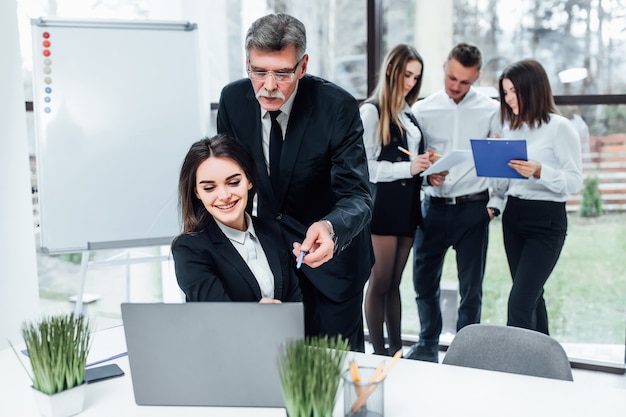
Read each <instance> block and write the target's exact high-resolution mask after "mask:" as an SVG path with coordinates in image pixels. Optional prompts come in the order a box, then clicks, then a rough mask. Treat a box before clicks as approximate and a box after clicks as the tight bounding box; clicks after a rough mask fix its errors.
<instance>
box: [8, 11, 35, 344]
mask: <svg viewBox="0 0 626 417" xmlns="http://www.w3.org/2000/svg"><path fill="white" fill-rule="evenodd" d="M0 39H2V42H0V56H2V57H3V58H2V65H0V80H2V94H0V129H1V134H0V200H1V201H2V204H0V349H3V348H5V347H7V346H8V343H7V338H9V339H10V340H11V341H16V342H17V341H19V339H20V325H21V323H22V321H24V320H26V319H33V318H35V317H36V316H37V314H39V293H38V281H37V260H36V257H35V236H34V229H33V206H32V195H31V184H30V168H29V162H28V142H27V136H26V111H25V109H24V85H23V83H22V70H21V62H22V59H21V56H20V49H19V39H18V31H17V2H16V1H15V0H12V1H11V0H5V1H0Z"/></svg>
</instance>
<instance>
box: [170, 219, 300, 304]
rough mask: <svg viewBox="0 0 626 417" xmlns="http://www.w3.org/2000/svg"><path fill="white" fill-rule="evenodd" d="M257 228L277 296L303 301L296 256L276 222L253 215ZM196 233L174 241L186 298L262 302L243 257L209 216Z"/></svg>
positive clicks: (178, 273) (176, 259) (174, 253)
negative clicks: (202, 227)
mask: <svg viewBox="0 0 626 417" xmlns="http://www.w3.org/2000/svg"><path fill="white" fill-rule="evenodd" d="M253 224H254V230H255V232H256V235H257V237H258V238H259V242H260V243H261V246H262V247H263V251H264V252H265V255H266V257H267V261H268V263H269V265H270V269H271V270H272V272H273V274H274V298H276V299H278V300H281V301H302V293H301V292H300V287H299V285H298V278H297V277H296V274H295V272H294V270H293V263H294V262H293V255H292V254H291V251H289V250H286V249H285V248H284V245H283V243H282V240H281V232H280V229H279V228H278V227H276V224H275V223H274V222H265V221H263V220H262V219H256V218H253ZM204 226H205V229H204V231H202V232H201V233H199V234H197V235H193V236H192V235H187V234H182V235H180V236H179V237H178V238H176V239H175V240H174V242H173V243H172V255H173V256H174V269H175V271H176V279H177V280H178V285H179V286H180V288H181V289H182V290H183V292H184V293H185V296H186V298H187V301H259V300H260V299H261V288H260V287H259V284H258V282H257V280H256V278H255V277H254V274H253V273H252V271H251V270H250V268H248V265H246V263H245V262H244V260H243V258H242V257H241V256H240V255H239V252H237V249H235V247H234V246H233V244H232V243H231V242H230V240H229V239H228V238H227V237H226V235H225V234H224V232H222V230H221V229H220V228H219V227H218V226H217V223H215V220H214V219H213V217H211V216H209V217H208V218H207V220H206V222H205V224H204Z"/></svg>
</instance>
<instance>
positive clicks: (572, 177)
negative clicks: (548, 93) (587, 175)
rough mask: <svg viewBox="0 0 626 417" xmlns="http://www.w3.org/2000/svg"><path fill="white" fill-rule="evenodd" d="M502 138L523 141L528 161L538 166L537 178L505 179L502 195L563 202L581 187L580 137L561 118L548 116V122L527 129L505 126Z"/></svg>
mask: <svg viewBox="0 0 626 417" xmlns="http://www.w3.org/2000/svg"><path fill="white" fill-rule="evenodd" d="M502 137H503V138H508V139H513V138H515V139H526V146H527V151H528V160H529V161H537V162H539V163H541V178H535V177H530V178H528V179H517V178H515V179H510V180H508V190H507V191H506V195H507V196H509V195H511V196H514V197H518V198H521V199H524V200H543V201H556V202H565V201H567V199H568V198H569V196H570V195H571V194H573V193H576V192H578V191H580V190H581V188H582V186H583V174H582V152H581V149H580V136H579V135H578V133H577V132H576V129H574V126H573V125H572V123H571V122H570V121H569V120H568V119H566V118H565V117H563V116H559V115H557V114H551V115H550V121H548V123H543V124H542V125H541V126H540V127H537V128H534V129H531V128H530V127H529V126H528V124H524V125H522V127H521V128H519V129H517V130H511V128H510V126H508V125H505V126H504V129H503V131H502Z"/></svg>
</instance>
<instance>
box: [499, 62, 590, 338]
mask: <svg viewBox="0 0 626 417" xmlns="http://www.w3.org/2000/svg"><path fill="white" fill-rule="evenodd" d="M499 89H500V115H501V118H502V122H503V124H504V129H503V132H502V137H504V138H507V137H522V138H525V139H526V143H527V147H528V160H527V161H523V160H511V161H510V162H509V166H510V167H511V168H513V169H514V170H515V171H516V172H517V173H519V174H520V175H522V176H523V177H524V178H523V179H510V180H508V181H507V183H508V188H507V190H506V196H507V204H506V207H505V209H504V213H503V215H502V228H503V235H504V248H505V250H506V255H507V260H508V263H509V270H510V271H511V277H512V279H513V286H512V288H511V292H510V295H509V302H508V317H507V325H509V326H516V327H523V328H527V329H531V330H536V331H539V332H542V333H545V334H549V330H548V313H547V310H546V305H545V300H544V298H543V291H544V289H543V287H544V284H545V283H546V281H547V280H548V278H549V276H550V274H551V273H552V270H553V269H554V266H555V265H556V263H557V260H558V259H559V255H560V253H561V249H562V248H563V244H564V243H565V236H566V233H567V213H566V211H565V203H566V201H567V199H568V198H569V196H570V195H571V194H573V193H576V192H578V191H579V190H580V189H581V188H582V185H583V175H582V156H581V150H580V141H579V137H578V133H576V130H575V129H574V127H573V126H572V125H571V123H570V122H569V120H568V119H566V118H564V117H562V116H560V115H558V114H557V110H556V106H555V104H554V98H553V96H552V90H551V88H550V83H549V81H548V76H547V75H546V72H545V70H544V68H543V67H542V66H541V64H540V63H539V62H537V61H535V60H532V59H526V60H522V61H519V62H516V63H514V64H512V65H510V66H508V67H507V68H505V69H504V71H503V73H502V75H501V76H500V80H499Z"/></svg>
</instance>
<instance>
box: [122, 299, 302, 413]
mask: <svg viewBox="0 0 626 417" xmlns="http://www.w3.org/2000/svg"><path fill="white" fill-rule="evenodd" d="M121 308H122V320H123V322H124V333H125V336H126V345H127V349H128V360H129V363H130V370H131V376H132V382H133V391H134V394H135V401H136V403H137V404H139V405H177V406H181V405H191V406H238V407H247V406H249V407H284V400H283V397H282V391H281V385H280V377H279V372H278V360H279V357H280V352H281V349H282V347H284V345H285V344H286V343H287V342H288V341H290V340H302V339H304V310H303V306H302V303H283V304H259V303H241V302H195V303H185V304H163V303H122V306H121Z"/></svg>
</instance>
